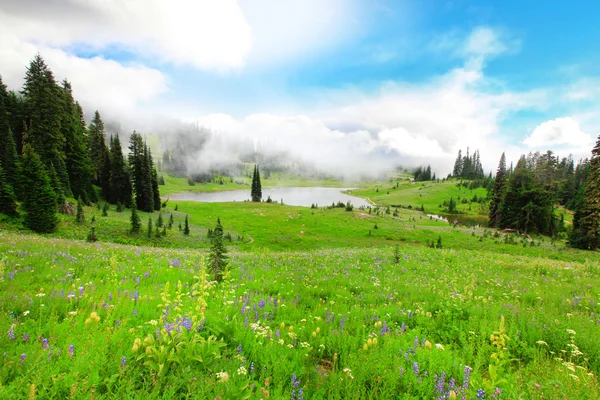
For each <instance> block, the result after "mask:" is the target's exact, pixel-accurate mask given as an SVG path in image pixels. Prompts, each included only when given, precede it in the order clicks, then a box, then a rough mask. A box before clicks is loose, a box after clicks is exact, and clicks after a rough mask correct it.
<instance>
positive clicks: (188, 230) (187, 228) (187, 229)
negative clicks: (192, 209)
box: [179, 215, 190, 236]
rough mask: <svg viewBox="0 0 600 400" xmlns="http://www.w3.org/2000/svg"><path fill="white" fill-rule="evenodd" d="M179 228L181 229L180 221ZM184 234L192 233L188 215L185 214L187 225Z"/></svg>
mask: <svg viewBox="0 0 600 400" xmlns="http://www.w3.org/2000/svg"><path fill="white" fill-rule="evenodd" d="M179 230H181V223H179ZM183 234H184V235H186V236H187V235H189V234H190V225H189V224H188V216H187V215H186V216H185V227H184V228H183Z"/></svg>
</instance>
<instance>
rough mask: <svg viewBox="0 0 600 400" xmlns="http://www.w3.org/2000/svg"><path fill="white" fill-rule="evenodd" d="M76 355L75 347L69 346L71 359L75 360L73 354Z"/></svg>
mask: <svg viewBox="0 0 600 400" xmlns="http://www.w3.org/2000/svg"><path fill="white" fill-rule="evenodd" d="M74 353H75V346H73V345H72V344H70V345H69V358H73V354H74Z"/></svg>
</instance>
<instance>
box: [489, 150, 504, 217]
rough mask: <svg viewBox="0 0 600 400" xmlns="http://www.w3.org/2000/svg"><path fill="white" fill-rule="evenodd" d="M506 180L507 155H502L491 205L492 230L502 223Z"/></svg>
mask: <svg viewBox="0 0 600 400" xmlns="http://www.w3.org/2000/svg"><path fill="white" fill-rule="evenodd" d="M506 180H507V171H506V155H505V154H504V153H502V156H501V157H500V162H498V169H497V170H496V180H495V182H494V189H493V191H492V201H491V203H490V214H489V217H490V220H489V226H490V227H492V228H497V227H498V223H499V221H500V207H501V206H502V200H503V199H504V193H505V189H506Z"/></svg>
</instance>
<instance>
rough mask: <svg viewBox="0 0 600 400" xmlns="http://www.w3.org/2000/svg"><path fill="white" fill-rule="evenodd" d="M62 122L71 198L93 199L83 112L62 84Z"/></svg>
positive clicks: (66, 83)
mask: <svg viewBox="0 0 600 400" xmlns="http://www.w3.org/2000/svg"><path fill="white" fill-rule="evenodd" d="M60 95H61V108H62V121H61V130H62V133H63V136H64V138H65V146H64V154H65V160H66V167H67V172H68V174H69V185H70V187H71V191H72V192H73V196H74V197H76V198H79V197H81V198H82V199H83V200H84V201H86V202H87V201H91V200H92V199H94V198H95V193H93V188H92V185H91V181H92V160H91V158H90V152H89V150H88V139H87V129H86V127H85V121H84V120H83V110H82V109H81V106H80V105H79V104H78V103H76V102H75V100H74V99H73V93H72V89H71V84H70V83H69V82H67V81H63V82H62V87H61V88H60Z"/></svg>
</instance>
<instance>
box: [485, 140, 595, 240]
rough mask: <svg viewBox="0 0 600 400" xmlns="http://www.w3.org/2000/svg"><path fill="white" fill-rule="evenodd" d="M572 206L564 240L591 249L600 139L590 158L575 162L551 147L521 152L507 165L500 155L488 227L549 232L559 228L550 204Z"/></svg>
mask: <svg viewBox="0 0 600 400" xmlns="http://www.w3.org/2000/svg"><path fill="white" fill-rule="evenodd" d="M557 204H558V205H562V206H564V207H565V208H566V209H569V210H574V211H575V216H574V221H573V227H572V229H571V233H570V234H569V243H570V245H571V246H573V247H578V248H584V249H595V248H597V247H598V246H599V245H600V242H599V237H598V230H599V227H600V137H599V139H598V143H596V146H595V147H594V149H593V151H592V158H591V160H588V159H585V160H581V161H580V162H579V163H577V165H575V162H574V161H573V158H572V157H571V156H569V157H564V158H562V159H560V158H559V157H557V156H555V155H554V153H553V152H552V151H547V152H546V153H543V154H542V153H539V152H537V153H529V154H528V155H527V156H525V155H522V156H521V157H520V158H519V160H518V162H517V164H516V166H515V167H514V168H513V166H512V164H511V166H510V167H509V168H507V162H506V155H505V154H504V153H502V156H501V157H500V161H499V163H498V169H497V171H496V177H495V181H494V186H493V189H492V193H491V202H490V206H489V225H490V226H491V227H494V228H501V229H515V230H517V231H519V232H522V233H525V234H527V233H540V234H544V235H551V236H555V235H557V234H558V233H559V232H560V231H562V230H564V220H562V219H559V217H558V216H557V215H556V213H555V208H556V205H557Z"/></svg>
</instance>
